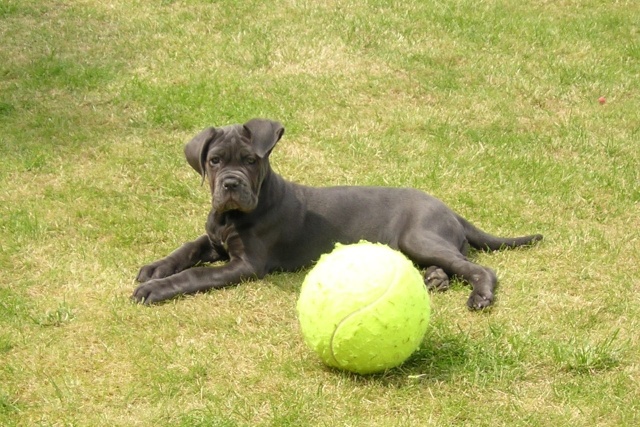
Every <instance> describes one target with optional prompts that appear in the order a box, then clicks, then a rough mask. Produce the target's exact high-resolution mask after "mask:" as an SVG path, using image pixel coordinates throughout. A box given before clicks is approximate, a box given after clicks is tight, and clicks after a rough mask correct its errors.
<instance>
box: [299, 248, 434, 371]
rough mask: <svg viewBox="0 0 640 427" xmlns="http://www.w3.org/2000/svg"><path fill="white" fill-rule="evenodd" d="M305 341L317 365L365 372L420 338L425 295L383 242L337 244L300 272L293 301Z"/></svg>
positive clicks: (397, 360)
mask: <svg viewBox="0 0 640 427" xmlns="http://www.w3.org/2000/svg"><path fill="white" fill-rule="evenodd" d="M297 311H298V319H299V321H300V328H301V330H302V334H303V336H304V340H305V342H306V343H307V345H308V346H309V347H310V348H311V349H312V350H314V351H315V352H316V353H317V354H318V355H319V356H320V358H321V359H322V361H323V362H324V363H326V364H327V365H329V366H333V367H336V368H340V369H345V370H348V371H352V372H356V373H359V374H370V373H374V372H380V371H384V370H385V369H389V368H393V367H395V366H398V365H400V364H401V363H403V362H404V361H405V360H406V359H407V358H408V357H409V356H410V355H411V354H412V353H413V352H414V351H415V350H416V349H417V348H418V346H419V345H420V343H421V342H422V340H423V339H424V335H425V333H426V331H427V325H428V323H429V314H430V302H429V294H428V292H427V290H426V287H425V285H424V281H423V279H422V275H421V274H420V272H419V271H418V270H417V269H416V268H415V267H414V266H413V264H412V263H411V261H409V260H408V259H407V258H406V257H405V256H404V255H403V254H401V253H400V252H398V251H395V250H393V249H391V248H390V247H388V246H386V245H382V244H374V243H369V242H364V241H363V242H360V243H358V244H353V245H340V244H338V245H336V248H335V249H334V250H333V252H331V253H329V254H325V255H323V256H322V257H321V258H320V260H319V261H318V263H317V264H316V265H315V267H314V268H313V269H311V271H310V272H309V273H308V274H307V276H306V278H305V280H304V282H303V284H302V288H301V289H300V297H299V299H298V304H297Z"/></svg>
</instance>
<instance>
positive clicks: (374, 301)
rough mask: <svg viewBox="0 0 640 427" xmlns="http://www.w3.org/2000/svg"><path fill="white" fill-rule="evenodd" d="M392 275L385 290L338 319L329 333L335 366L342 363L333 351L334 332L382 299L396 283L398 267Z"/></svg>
mask: <svg viewBox="0 0 640 427" xmlns="http://www.w3.org/2000/svg"><path fill="white" fill-rule="evenodd" d="M394 274H395V275H394V277H393V280H392V281H389V285H387V289H385V291H384V292H383V293H382V294H381V295H380V296H379V297H378V298H376V299H375V300H373V301H371V302H370V303H369V304H367V305H365V306H363V307H360V308H359V309H357V310H356V311H354V312H353V313H349V314H348V315H347V316H345V317H344V318H343V319H342V320H340V322H339V323H338V324H337V325H336V327H335V328H333V333H332V334H331V339H330V340H329V352H330V354H331V358H332V359H333V361H334V362H335V364H336V366H341V365H342V364H341V363H340V362H338V359H336V355H335V353H334V351H333V339H334V338H335V336H336V333H337V332H338V330H339V329H340V326H341V325H342V324H343V323H344V322H346V321H347V320H348V319H350V318H351V317H352V316H355V315H356V314H358V313H360V312H361V311H364V310H366V309H368V308H369V307H371V306H372V305H374V304H375V303H376V302H378V301H380V299H382V298H383V297H384V296H385V295H386V294H388V293H389V291H390V290H391V286H392V285H393V284H395V283H396V281H397V279H398V269H395V271H394Z"/></svg>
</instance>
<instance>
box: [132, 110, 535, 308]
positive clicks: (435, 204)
mask: <svg viewBox="0 0 640 427" xmlns="http://www.w3.org/2000/svg"><path fill="white" fill-rule="evenodd" d="M283 134H284V127H283V126H282V125H281V124H280V123H279V122H276V121H271V120H267V119H252V120H250V121H248V122H247V123H245V124H234V125H229V126H225V127H218V128H215V127H209V128H206V129H204V130H203V131H202V132H200V133H199V134H198V135H196V136H195V137H194V138H193V139H192V140H191V141H190V142H188V143H187V144H186V146H185V149H184V151H185V157H186V159H187V162H188V163H189V165H191V167H192V168H193V169H195V170H196V171H197V172H198V173H199V174H200V175H201V176H202V181H203V182H204V181H205V180H207V179H208V183H209V186H210V189H211V196H212V197H211V211H210V213H209V216H208V219H207V222H206V228H205V229H206V234H204V235H202V236H200V237H198V238H197V239H196V240H194V241H192V242H188V243H185V244H184V245H182V246H181V247H179V248H178V249H176V250H175V251H173V252H172V253H170V254H169V255H168V256H166V257H165V258H162V259H160V260H158V261H155V262H153V263H151V264H148V265H145V266H143V267H142V268H141V269H140V271H139V273H138V276H137V278H136V279H137V281H138V282H140V284H139V285H138V286H137V288H136V289H135V291H134V292H133V295H132V299H133V300H134V301H136V302H140V303H144V304H152V303H157V302H160V301H164V300H167V299H170V298H173V297H175V296H177V295H181V294H194V293H199V292H204V291H207V290H210V289H218V288H222V287H225V286H230V285H234V284H238V283H240V282H241V281H244V280H248V279H252V278H259V279H260V278H263V277H264V276H265V275H266V274H267V273H270V272H274V271H278V270H280V271H297V270H300V269H301V268H303V267H305V266H309V265H311V264H313V262H314V261H316V260H318V258H319V257H320V255H322V254H323V253H327V252H330V251H331V250H332V249H333V248H334V245H335V244H336V243H342V244H350V243H357V242H359V241H361V240H366V241H370V242H376V243H383V244H386V245H389V246H390V247H392V248H394V249H397V250H400V251H401V252H402V253H404V254H405V255H406V256H407V257H408V258H409V259H411V260H412V261H413V262H414V264H415V265H416V266H418V267H421V268H425V269H426V271H425V273H424V279H425V284H426V286H427V287H428V288H429V289H438V290H443V289H446V288H447V287H448V284H449V278H450V277H453V276H455V277H459V278H462V279H463V280H465V281H466V282H468V283H469V284H471V286H472V288H473V289H472V292H471V295H470V296H469V299H468V301H467V305H468V306H469V308H471V309H476V310H478V309H484V308H487V307H489V306H490V305H491V304H492V303H493V301H494V290H495V287H496V283H497V277H496V274H495V273H494V271H493V270H491V269H490V268H487V267H483V266H480V265H478V264H475V263H473V262H471V261H469V260H468V259H467V257H466V255H467V251H468V249H469V246H471V247H473V248H476V249H479V250H487V251H494V250H498V249H501V248H507V247H508V248H513V247H518V246H524V245H531V244H533V243H534V242H537V241H539V240H542V238H543V237H542V235H540V234H533V235H528V236H523V237H514V238H501V237H496V236H493V235H490V234H488V233H485V232H484V231H482V230H480V229H479V228H477V227H475V226H473V225H472V224H471V223H470V222H469V221H467V220H466V219H464V218H462V217H461V216H460V215H458V214H456V213H455V212H453V211H452V210H451V209H450V208H448V207H447V206H446V205H445V204H444V203H443V202H441V201H440V200H438V199H436V198H435V197H432V196H430V195H428V194H426V193H424V192H422V191H419V190H416V189H410V188H386V187H358V186H338V187H326V188H318V187H309V186H304V185H299V184H296V183H293V182H289V181H286V180H285V179H284V178H282V177H281V176H280V175H278V174H276V173H275V172H274V171H273V170H272V169H271V166H270V164H269V155H270V154H271V152H272V150H273V148H274V147H275V145H276V144H277V143H278V141H279V140H280V139H281V138H282V135H283ZM218 261H223V262H224V263H223V264H221V265H216V266H205V265H204V264H208V263H214V262H218Z"/></svg>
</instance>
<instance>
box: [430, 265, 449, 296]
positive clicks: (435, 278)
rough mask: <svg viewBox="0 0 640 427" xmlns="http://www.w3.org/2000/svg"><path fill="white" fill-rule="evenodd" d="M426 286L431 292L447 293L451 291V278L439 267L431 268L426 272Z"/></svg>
mask: <svg viewBox="0 0 640 427" xmlns="http://www.w3.org/2000/svg"><path fill="white" fill-rule="evenodd" d="M424 284H425V286H426V287H427V289H428V290H429V291H446V290H447V289H449V276H447V273H445V272H444V270H443V269H441V268H439V267H435V266H432V267H429V268H427V269H426V270H425V272H424Z"/></svg>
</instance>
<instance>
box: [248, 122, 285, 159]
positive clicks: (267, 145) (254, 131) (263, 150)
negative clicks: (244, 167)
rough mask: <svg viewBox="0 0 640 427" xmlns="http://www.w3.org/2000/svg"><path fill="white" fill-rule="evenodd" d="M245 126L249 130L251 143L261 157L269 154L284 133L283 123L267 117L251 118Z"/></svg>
mask: <svg viewBox="0 0 640 427" xmlns="http://www.w3.org/2000/svg"><path fill="white" fill-rule="evenodd" d="M244 128H245V130H247V131H248V132H249V135H250V137H251V144H252V145H253V147H254V149H255V150H256V154H257V155H258V156H259V157H260V158H264V157H266V156H268V155H269V154H270V153H271V150H273V147H274V146H275V145H276V143H277V142H278V141H280V138H282V135H283V134H284V126H282V124H280V123H279V122H274V121H272V120H267V119H251V120H249V121H248V122H247V123H245V124H244Z"/></svg>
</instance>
